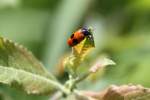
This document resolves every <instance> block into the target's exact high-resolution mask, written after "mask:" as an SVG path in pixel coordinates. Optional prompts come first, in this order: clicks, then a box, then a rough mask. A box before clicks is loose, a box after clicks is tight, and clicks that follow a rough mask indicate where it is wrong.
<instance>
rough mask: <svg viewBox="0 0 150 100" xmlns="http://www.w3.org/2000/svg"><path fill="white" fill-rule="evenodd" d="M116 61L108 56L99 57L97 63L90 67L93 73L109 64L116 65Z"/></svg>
mask: <svg viewBox="0 0 150 100" xmlns="http://www.w3.org/2000/svg"><path fill="white" fill-rule="evenodd" d="M115 64H116V63H115V62H114V61H112V60H110V59H108V58H99V59H98V60H97V61H96V62H95V64H94V65H93V66H92V67H91V68H90V69H89V71H90V72H91V73H95V72H97V71H98V70H100V69H102V68H104V67H106V66H108V65H115Z"/></svg>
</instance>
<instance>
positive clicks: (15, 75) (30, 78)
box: [0, 37, 62, 93]
mask: <svg viewBox="0 0 150 100" xmlns="http://www.w3.org/2000/svg"><path fill="white" fill-rule="evenodd" d="M0 82H1V83H5V84H9V85H17V87H18V85H19V86H21V88H23V89H24V90H25V91H27V92H28V93H45V92H50V91H52V90H55V89H56V88H59V87H60V88H62V87H61V86H60V84H59V83H57V81H56V79H55V77H54V76H53V75H52V74H50V73H49V72H48V71H47V70H46V69H45V68H44V66H43V65H42V64H41V63H40V62H39V61H38V60H37V59H36V58H35V57H34V56H33V55H32V53H31V52H29V51H27V49H26V48H24V47H22V46H21V45H18V44H16V43H13V42H12V41H10V40H7V39H4V38H2V37H0ZM55 85H56V86H55Z"/></svg>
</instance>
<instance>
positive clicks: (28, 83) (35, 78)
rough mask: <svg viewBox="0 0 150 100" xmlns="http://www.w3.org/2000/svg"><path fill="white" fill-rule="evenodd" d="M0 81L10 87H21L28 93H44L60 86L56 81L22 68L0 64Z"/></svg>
mask: <svg viewBox="0 0 150 100" xmlns="http://www.w3.org/2000/svg"><path fill="white" fill-rule="evenodd" d="M0 82H1V83H3V84H7V85H9V86H12V87H17V88H19V89H20V88H21V89H23V90H25V91H26V92H27V93H28V94H46V93H51V91H53V90H54V89H60V88H62V87H61V85H60V84H59V83H57V81H53V80H50V79H48V78H46V77H43V76H40V75H37V74H34V73H31V72H27V71H24V70H22V69H15V68H13V67H5V66H0Z"/></svg>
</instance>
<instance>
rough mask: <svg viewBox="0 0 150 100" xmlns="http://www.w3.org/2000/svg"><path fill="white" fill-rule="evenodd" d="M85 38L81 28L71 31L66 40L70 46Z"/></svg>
mask: <svg viewBox="0 0 150 100" xmlns="http://www.w3.org/2000/svg"><path fill="white" fill-rule="evenodd" d="M84 38H85V35H84V34H83V33H82V31H81V29H79V30H78V31H76V32H75V33H73V34H72V35H71V36H70V38H69V39H68V40H67V44H68V45H69V46H71V47H73V46H75V45H77V44H78V43H80V42H81V41H82V40H83V39H84Z"/></svg>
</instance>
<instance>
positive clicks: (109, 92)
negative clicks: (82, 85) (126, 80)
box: [80, 85, 150, 100]
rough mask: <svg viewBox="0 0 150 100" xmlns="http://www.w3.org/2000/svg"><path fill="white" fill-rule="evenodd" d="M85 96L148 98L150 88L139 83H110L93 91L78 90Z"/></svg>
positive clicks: (119, 99) (107, 99) (129, 99)
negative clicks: (97, 90)
mask: <svg viewBox="0 0 150 100" xmlns="http://www.w3.org/2000/svg"><path fill="white" fill-rule="evenodd" d="M80 93H82V94H83V95H85V96H90V97H92V98H94V100H149V99H150V88H145V87H143V86H141V85H122V86H116V85H112V86H110V87H108V88H107V89H105V90H103V91H100V92H94V91H80Z"/></svg>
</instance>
